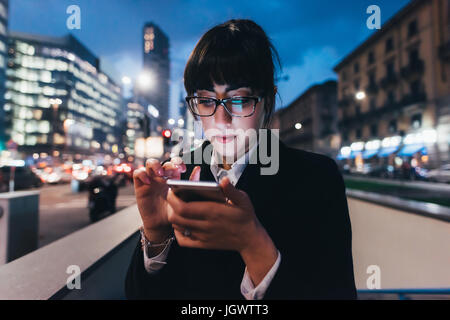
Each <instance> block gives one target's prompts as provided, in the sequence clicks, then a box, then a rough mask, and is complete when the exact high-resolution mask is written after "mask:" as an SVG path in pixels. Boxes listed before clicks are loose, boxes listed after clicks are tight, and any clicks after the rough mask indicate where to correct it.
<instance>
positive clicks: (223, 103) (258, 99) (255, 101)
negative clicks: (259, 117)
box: [185, 96, 262, 118]
mask: <svg viewBox="0 0 450 320" xmlns="http://www.w3.org/2000/svg"><path fill="white" fill-rule="evenodd" d="M193 98H197V99H198V98H203V99H212V100H214V101H215V103H216V106H215V107H214V110H213V112H212V113H211V114H209V115H201V114H198V113H196V112H195V111H194V110H193V108H192V107H191V104H190V100H192V99H193ZM236 98H246V99H252V100H254V104H253V110H252V112H251V113H250V114H249V115H246V116H240V115H235V114H233V113H232V112H231V111H230V110H228V107H227V105H226V103H227V102H228V101H229V100H233V99H236ZM185 99H186V102H187V104H188V107H189V110H191V112H192V113H193V114H194V115H196V116H198V117H211V116H213V115H214V114H215V113H216V111H217V107H218V106H219V105H222V106H223V107H224V108H225V110H226V111H227V112H228V114H229V115H230V116H232V117H237V118H247V117H251V116H252V115H253V114H254V113H255V110H256V105H257V104H258V103H259V102H260V101H261V100H262V98H261V97H258V96H248V97H244V96H235V97H231V98H225V99H217V98H213V97H202V96H187V97H186V98H185Z"/></svg>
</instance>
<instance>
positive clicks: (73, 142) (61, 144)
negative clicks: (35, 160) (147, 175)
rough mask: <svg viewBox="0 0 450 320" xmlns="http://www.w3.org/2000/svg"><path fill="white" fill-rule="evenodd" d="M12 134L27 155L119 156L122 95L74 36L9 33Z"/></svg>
mask: <svg viewBox="0 0 450 320" xmlns="http://www.w3.org/2000/svg"><path fill="white" fill-rule="evenodd" d="M8 54H9V57H8V69H7V80H6V84H5V85H6V93H5V100H6V101H5V102H6V103H5V106H4V109H5V112H6V115H7V117H6V118H7V126H6V132H7V134H8V136H9V137H10V138H12V139H13V140H14V141H15V142H17V143H18V144H19V151H21V152H23V153H24V154H25V155H30V154H32V153H40V152H42V153H47V154H50V155H55V154H56V155H62V156H63V157H66V158H71V155H73V154H81V155H95V154H114V153H117V152H118V151H119V146H120V141H119V140H120V139H119V134H118V132H119V130H118V128H119V126H120V116H121V114H122V106H121V92H120V87H119V86H117V85H116V84H115V83H114V82H113V81H112V80H111V79H110V78H109V77H108V76H107V75H105V74H104V73H102V72H101V71H100V68H99V59H98V58H97V57H96V56H94V55H93V54H92V53H91V52H90V51H89V50H88V49H87V48H86V47H84V46H83V45H82V44H81V43H80V42H79V41H78V40H77V39H76V38H74V37H73V36H71V35H68V36H65V37H61V38H55V37H46V36H40V35H30V34H23V33H17V32H11V33H10V34H9V49H8Z"/></svg>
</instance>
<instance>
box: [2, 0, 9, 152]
mask: <svg viewBox="0 0 450 320" xmlns="http://www.w3.org/2000/svg"><path fill="white" fill-rule="evenodd" d="M7 30H8V0H0V151H2V150H4V149H5V143H6V136H5V131H4V130H5V127H6V122H5V120H6V119H5V110H4V96H5V76H6V75H5V71H6V61H7V50H8V40H7Z"/></svg>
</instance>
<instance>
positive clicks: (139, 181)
mask: <svg viewBox="0 0 450 320" xmlns="http://www.w3.org/2000/svg"><path fill="white" fill-rule="evenodd" d="M133 181H134V184H135V186H136V187H140V186H142V185H144V184H147V185H148V184H150V178H149V177H148V175H147V172H146V171H145V168H140V169H137V170H134V172H133Z"/></svg>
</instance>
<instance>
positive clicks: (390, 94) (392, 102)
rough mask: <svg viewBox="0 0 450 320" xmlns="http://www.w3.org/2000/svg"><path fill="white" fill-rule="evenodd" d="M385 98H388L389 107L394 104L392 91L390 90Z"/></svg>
mask: <svg viewBox="0 0 450 320" xmlns="http://www.w3.org/2000/svg"><path fill="white" fill-rule="evenodd" d="M387 98H388V103H389V104H390V105H391V104H394V103H395V93H394V91H392V90H390V91H388V94H387Z"/></svg>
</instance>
